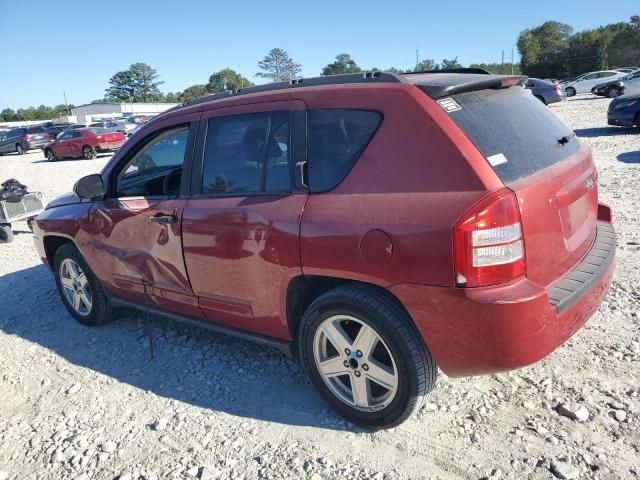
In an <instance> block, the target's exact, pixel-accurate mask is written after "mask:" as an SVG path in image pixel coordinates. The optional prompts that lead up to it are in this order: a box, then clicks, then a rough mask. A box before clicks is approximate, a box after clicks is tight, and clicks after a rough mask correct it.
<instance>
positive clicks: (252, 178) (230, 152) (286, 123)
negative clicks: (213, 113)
mask: <svg viewBox="0 0 640 480" xmlns="http://www.w3.org/2000/svg"><path fill="white" fill-rule="evenodd" d="M290 130H291V128H290V114H289V112H264V113H250V114H244V115H234V116H230V117H220V118H211V119H210V120H209V123H208V128H207V140H206V144H205V152H204V163H203V167H202V168H203V172H202V193H204V194H245V193H282V192H288V191H290V190H291V163H290V148H289V146H290V144H291V140H290Z"/></svg>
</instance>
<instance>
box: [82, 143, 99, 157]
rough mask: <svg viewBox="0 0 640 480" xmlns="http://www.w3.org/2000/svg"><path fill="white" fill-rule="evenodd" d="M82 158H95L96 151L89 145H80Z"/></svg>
mask: <svg viewBox="0 0 640 480" xmlns="http://www.w3.org/2000/svg"><path fill="white" fill-rule="evenodd" d="M82 158H84V159H85V160H91V159H93V158H96V151H95V150H94V149H93V148H92V147H90V146H89V145H85V146H84V147H82Z"/></svg>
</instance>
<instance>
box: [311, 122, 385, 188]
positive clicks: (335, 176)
mask: <svg viewBox="0 0 640 480" xmlns="http://www.w3.org/2000/svg"><path fill="white" fill-rule="evenodd" d="M381 123H382V114H381V113H380V112H375V111H370V110H346V109H318V110H310V111H309V113H308V125H307V160H308V162H309V163H308V165H309V190H310V191H311V192H312V193H318V192H325V191H327V190H331V189H332V188H334V187H335V186H336V185H338V184H339V183H340V182H341V181H342V180H343V179H344V177H345V176H346V175H347V173H349V171H350V170H351V168H352V167H353V165H354V164H355V163H356V161H357V160H358V158H359V157H360V155H362V152H364V149H365V148H366V147H367V145H368V144H369V142H370V141H371V139H372V138H373V136H374V134H375V132H376V130H377V129H378V127H379V126H380V124H381Z"/></svg>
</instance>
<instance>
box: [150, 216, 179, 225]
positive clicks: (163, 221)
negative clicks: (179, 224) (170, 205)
mask: <svg viewBox="0 0 640 480" xmlns="http://www.w3.org/2000/svg"><path fill="white" fill-rule="evenodd" d="M149 221H150V222H151V223H158V224H160V225H170V224H172V223H176V217H174V216H173V215H156V216H155V217H149Z"/></svg>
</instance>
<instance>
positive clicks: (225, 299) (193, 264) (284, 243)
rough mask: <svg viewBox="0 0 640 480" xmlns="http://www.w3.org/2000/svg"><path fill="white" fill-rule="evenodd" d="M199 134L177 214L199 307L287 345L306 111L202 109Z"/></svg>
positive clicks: (296, 105) (292, 105)
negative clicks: (190, 177) (288, 296)
mask: <svg viewBox="0 0 640 480" xmlns="http://www.w3.org/2000/svg"><path fill="white" fill-rule="evenodd" d="M200 131H201V132H205V133H204V135H202V136H201V137H200V139H199V142H198V143H199V146H198V148H197V151H198V152H199V154H198V155H199V157H197V158H198V161H195V162H194V169H193V183H192V186H191V190H192V197H191V199H190V200H189V203H188V205H187V206H186V207H185V210H184V214H183V242H184V255H185V262H186V265H187V271H188V272H189V278H190V279H191V285H192V287H193V291H194V293H195V295H196V296H197V297H198V301H199V305H200V308H201V309H202V312H203V313H204V315H205V316H206V318H207V319H208V320H211V321H213V322H218V323H221V324H224V325H227V326H230V327H234V328H239V329H243V330H251V331H254V332H256V333H261V334H263V335H268V336H272V337H277V338H287V337H288V329H287V324H286V319H285V318H284V315H283V313H284V312H285V311H286V306H285V302H286V291H287V287H288V285H289V282H290V280H291V279H292V278H293V277H295V276H298V275H300V274H301V273H302V270H301V266H300V248H299V230H300V220H301V216H302V211H303V208H304V205H305V201H306V198H307V193H306V191H305V189H304V187H303V185H301V184H300V183H299V182H296V180H295V176H294V170H295V169H294V167H295V164H296V163H299V162H303V161H304V159H305V155H306V152H305V104H304V102H302V101H279V102H269V103H263V104H253V105H246V106H238V107H228V108H221V109H216V110H212V111H208V112H204V113H203V117H202V122H201V126H200ZM200 140H201V141H200Z"/></svg>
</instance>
